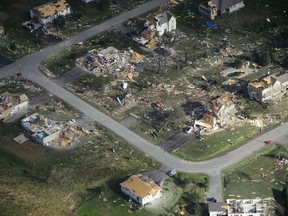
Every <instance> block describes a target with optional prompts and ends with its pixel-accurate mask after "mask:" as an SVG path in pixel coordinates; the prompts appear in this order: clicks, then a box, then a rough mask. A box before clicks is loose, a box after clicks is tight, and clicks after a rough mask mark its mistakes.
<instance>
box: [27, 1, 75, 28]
mask: <svg viewBox="0 0 288 216" xmlns="http://www.w3.org/2000/svg"><path fill="white" fill-rule="evenodd" d="M69 14H71V7H70V5H69V4H68V3H67V2H66V0H56V1H50V2H48V3H45V4H42V5H39V6H37V7H34V8H33V9H32V10H30V17H31V19H34V20H35V21H36V22H38V23H40V24H41V25H46V24H48V23H52V22H53V20H54V19H56V18H57V17H59V16H67V15H69Z"/></svg>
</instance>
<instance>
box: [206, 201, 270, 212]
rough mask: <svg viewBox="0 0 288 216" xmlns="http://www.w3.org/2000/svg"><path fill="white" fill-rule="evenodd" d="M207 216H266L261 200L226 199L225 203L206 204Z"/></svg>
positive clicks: (264, 206)
mask: <svg viewBox="0 0 288 216" xmlns="http://www.w3.org/2000/svg"><path fill="white" fill-rule="evenodd" d="M208 211H209V216H240V215H241V216H266V205H265V204H264V203H263V201H262V199H260V198H256V199H227V200H226V202H217V203H214V202H212V203H208Z"/></svg>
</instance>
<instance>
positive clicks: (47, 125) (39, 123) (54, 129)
mask: <svg viewBox="0 0 288 216" xmlns="http://www.w3.org/2000/svg"><path fill="white" fill-rule="evenodd" d="M21 125H22V127H23V128H24V129H25V131H26V133H25V135H26V136H27V137H30V138H31V139H32V140H33V141H35V142H36V143H38V144H41V145H44V146H50V145H54V146H55V144H59V146H61V147H67V146H69V145H71V144H72V143H73V142H75V141H77V140H78V139H79V138H80V136H81V135H83V134H92V133H93V134H96V128H95V126H94V125H80V124H76V121H75V120H74V119H73V121H72V120H70V121H69V122H68V123H66V124H62V123H60V122H58V121H54V120H51V119H48V118H45V117H44V116H42V115H40V114H39V113H34V114H32V115H30V116H28V117H26V118H24V119H22V120H21Z"/></svg>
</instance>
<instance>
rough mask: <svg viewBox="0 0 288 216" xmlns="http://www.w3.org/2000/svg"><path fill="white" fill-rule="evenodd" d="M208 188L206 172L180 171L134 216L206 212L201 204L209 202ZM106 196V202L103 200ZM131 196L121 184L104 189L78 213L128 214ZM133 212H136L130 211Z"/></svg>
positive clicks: (167, 179)
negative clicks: (122, 188) (127, 195)
mask: <svg viewBox="0 0 288 216" xmlns="http://www.w3.org/2000/svg"><path fill="white" fill-rule="evenodd" d="M207 187H208V179H207V176H205V175H203V174H198V175H195V174H185V173H179V174H178V175H177V176H176V177H173V178H168V177H167V178H166V179H165V183H164V186H163V192H162V197H161V198H159V199H157V200H155V202H153V203H152V204H148V205H147V206H145V207H144V208H142V209H141V210H137V211H136V212H133V215H139V216H146V215H167V214H169V215H179V214H181V212H182V214H183V213H184V214H185V215H197V216H200V215H202V211H203V209H202V207H201V203H202V202H204V201H205V197H206V194H205V190H206V189H207ZM104 198H106V199H107V201H106V200H105V201H104V202H103V199H104ZM127 206H128V198H127V197H126V196H124V195H123V194H122V193H121V191H120V188H119V187H116V188H115V189H114V190H113V191H111V190H109V189H102V191H101V192H99V196H98V197H97V198H94V199H92V200H90V201H88V202H87V203H86V204H84V205H83V206H82V207H81V208H80V209H79V210H78V211H76V216H85V215H92V214H93V215H95V216H98V215H99V216H100V215H104V214H105V215H111V216H114V215H119V216H121V215H123V216H124V215H127V214H128V211H127ZM130 214H132V212H130Z"/></svg>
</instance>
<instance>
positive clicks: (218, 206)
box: [208, 202, 228, 212]
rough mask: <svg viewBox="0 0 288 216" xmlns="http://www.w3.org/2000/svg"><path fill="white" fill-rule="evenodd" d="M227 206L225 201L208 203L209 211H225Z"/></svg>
mask: <svg viewBox="0 0 288 216" xmlns="http://www.w3.org/2000/svg"><path fill="white" fill-rule="evenodd" d="M227 208H228V205H227V203H225V202H217V203H208V209H209V212H221V211H226V209H227Z"/></svg>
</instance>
